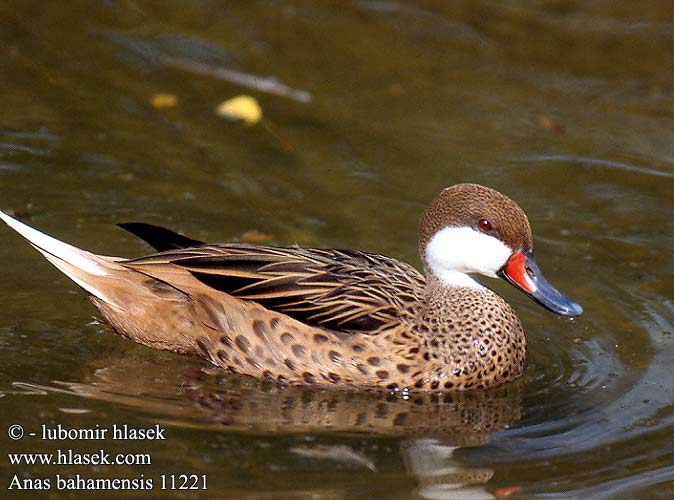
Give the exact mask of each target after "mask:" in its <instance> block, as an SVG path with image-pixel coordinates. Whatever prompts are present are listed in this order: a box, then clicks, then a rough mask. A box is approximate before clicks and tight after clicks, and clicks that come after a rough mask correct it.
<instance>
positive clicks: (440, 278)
mask: <svg viewBox="0 0 674 500" xmlns="http://www.w3.org/2000/svg"><path fill="white" fill-rule="evenodd" d="M431 281H435V283H431ZM427 283H428V285H427V286H432V287H436V288H437V287H440V288H473V289H477V290H482V289H484V287H483V286H482V285H481V284H480V283H478V282H477V281H475V280H474V279H473V278H472V277H470V276H469V275H468V274H466V273H462V272H461V271H449V270H442V271H440V272H439V273H438V274H437V275H436V274H433V273H429V278H428V280H427Z"/></svg>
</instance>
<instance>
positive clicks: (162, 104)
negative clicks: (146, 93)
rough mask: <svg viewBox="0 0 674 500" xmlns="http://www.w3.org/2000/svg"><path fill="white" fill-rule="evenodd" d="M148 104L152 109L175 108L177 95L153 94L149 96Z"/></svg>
mask: <svg viewBox="0 0 674 500" xmlns="http://www.w3.org/2000/svg"><path fill="white" fill-rule="evenodd" d="M150 104H151V105H152V107H153V108H154V109H166V108H175V107H176V106H177V105H178V97H177V96H175V95H173V94H155V95H153V96H152V97H151V98H150Z"/></svg>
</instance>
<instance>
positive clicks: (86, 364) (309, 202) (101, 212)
mask: <svg viewBox="0 0 674 500" xmlns="http://www.w3.org/2000/svg"><path fill="white" fill-rule="evenodd" d="M670 19H671V12H670V5H669V4H668V3H664V2H662V3H651V4H648V5H646V4H639V5H638V6H637V5H636V4H634V3H632V2H592V3H575V2H563V1H561V2H552V3H545V4H541V3H539V2H505V3H492V2H470V3H452V4H451V5H446V4H445V3H444V2H413V3H412V2H408V3H402V2H401V3H395V2H386V1H383V2H376V1H374V2H365V1H363V2H351V3H338V4H323V3H321V4H308V3H304V2H271V1H259V2H242V3H239V4H235V5H229V4H220V3H216V2H193V3H190V4H184V3H179V2H161V3H151V2H119V3H113V2H99V3H95V4H87V6H86V9H85V8H84V5H83V4H82V5H80V4H76V3H74V2H71V3H63V2H21V3H18V2H14V3H13V4H11V5H7V4H6V5H3V6H1V7H0V26H2V30H0V40H1V41H2V46H3V48H4V57H3V58H2V60H1V61H0V76H1V79H0V81H2V83H3V85H2V97H3V105H2V106H3V110H4V112H3V113H2V114H1V115H0V185H1V186H2V198H1V199H0V208H2V209H4V210H14V211H17V212H19V213H21V214H22V215H24V216H25V217H27V218H28V220H29V223H30V224H32V225H35V226H37V227H39V228H40V229H42V230H44V231H46V232H48V233H50V234H53V235H55V236H58V237H59V238H62V239H64V240H66V241H69V242H72V243H75V244H77V245H78V246H81V247H84V248H87V249H89V250H92V251H96V252H99V253H107V254H112V255H123V256H129V257H130V256H137V255H141V254H143V253H144V252H148V249H147V247H145V246H144V244H143V243H142V242H138V241H136V240H134V239H133V238H132V237H130V236H129V235H126V234H124V233H123V232H122V231H119V230H117V229H115V228H114V224H115V223H118V222H124V221H128V220H142V221H145V222H150V223H155V224H161V225H166V226H169V227H172V228H173V229H176V230H179V231H182V232H184V233H186V234H189V235H191V236H192V237H194V238H197V239H203V240H207V241H228V240H232V239H236V238H240V237H241V236H242V234H244V233H245V232H246V231H249V230H257V231H260V232H263V233H267V234H269V235H271V236H272V240H271V242H272V243H274V244H278V245H288V244H292V243H298V244H301V245H311V246H336V247H343V248H344V247H346V248H360V249H366V250H370V251H375V252H381V253H385V254H388V255H393V256H396V257H398V258H401V259H403V260H407V261H409V262H412V263H414V264H416V265H418V263H419V260H418V257H417V249H416V224H417V220H418V217H419V215H420V213H421V211H422V210H423V207H424V206H425V204H426V203H427V202H428V201H429V200H430V199H431V198H432V197H433V196H434V195H435V194H436V193H437V192H438V191H439V190H440V189H442V188H443V187H445V186H447V185H451V184H454V183H457V182H467V181H470V182H479V183H483V184H486V185H489V186H492V187H494V188H496V189H499V190H501V191H503V192H504V193H506V194H508V195H510V196H511V197H512V198H514V199H515V200H517V201H518V202H519V203H520V204H521V205H522V207H523V208H524V209H525V210H526V211H527V213H528V214H529V216H530V219H531V221H532V225H533V229H534V235H535V245H536V250H537V257H538V261H539V265H540V266H541V269H542V270H543V272H544V273H545V274H546V276H547V278H548V279H549V280H550V281H551V282H552V283H553V284H554V285H555V286H557V287H558V288H559V289H560V290H562V291H564V292H566V293H568V294H569V295H571V296H572V297H573V298H574V299H576V300H578V301H579V302H580V303H581V304H582V305H583V306H584V308H585V314H584V315H583V316H582V317H580V318H578V319H576V320H568V319H564V318H558V317H555V316H553V315H551V314H549V313H547V312H546V311H544V310H542V309H541V308H539V307H538V306H536V305H535V304H534V303H532V302H530V301H528V300H527V299H526V298H524V297H522V296H520V295H518V294H517V292H516V291H514V290H512V289H511V288H510V287H508V286H507V285H506V284H503V283H492V282H491V281H490V282H489V285H490V286H493V287H494V289H496V290H497V291H498V292H499V293H501V294H502V295H503V296H505V297H506V298H507V299H508V301H509V302H511V303H512V304H513V306H514V307H515V308H516V310H517V311H518V314H519V315H520V317H521V319H522V321H523V323H524V325H525V328H526V330H527V333H528V338H529V343H530V349H529V360H530V363H529V367H528V370H527V373H526V375H525V376H524V377H523V378H522V379H521V380H519V381H518V382H516V383H514V384H511V385H510V386H508V387H506V388H504V389H501V390H497V391H490V392H487V393H484V394H477V395H475V394H466V395H459V396H451V397H444V396H443V397H440V398H437V399H436V398H430V397H428V396H423V395H420V396H415V397H413V398H412V399H410V400H403V399H401V398H393V397H389V396H387V395H381V394H371V393H350V392H344V393H342V392H329V391H315V390H308V389H299V388H286V389H283V388H279V387H277V386H275V385H269V384H264V383H260V382H256V381H251V380H246V379H243V380H242V379H239V378H236V377H223V376H222V374H221V373H219V372H218V371H217V370H212V369H211V368H209V367H207V366H206V365H205V364H204V363H203V362H201V361H200V360H196V359H189V358H185V357H181V356H178V355H174V354H171V353H163V352H155V351H151V350H149V349H147V348H144V347H142V346H138V345H135V344H131V343H129V342H128V341H125V340H124V339H121V338H119V337H117V336H114V335H112V334H110V333H109V332H107V331H106V330H105V328H103V327H102V326H101V325H98V324H96V323H95V322H92V316H94V309H93V307H92V306H91V305H90V304H89V303H88V301H87V300H86V298H85V297H84V294H83V293H82V292H81V291H80V290H79V289H77V287H76V286H74V285H72V284H71V283H70V282H69V281H68V280H67V278H65V277H63V276H61V275H59V274H58V272H57V271H56V270H54V269H53V268H51V267H50V266H49V265H48V264H47V263H45V262H44V261H43V259H42V258H41V257H40V256H39V255H38V254H37V253H35V252H34V251H33V250H31V249H30V247H28V246H27V245H26V244H25V243H24V242H22V241H20V240H19V238H17V237H15V236H14V235H13V234H10V233H9V231H7V230H4V229H0V233H1V234H2V245H0V260H1V261H2V262H4V263H5V265H4V266H3V267H2V269H3V273H2V279H0V294H1V296H2V297H3V308H2V310H1V311H0V345H1V346H2V349H0V394H1V395H2V397H1V398H0V408H1V411H0V415H1V416H0V429H1V430H2V433H1V434H0V435H1V436H2V438H1V439H2V443H3V445H2V449H3V450H7V451H8V452H15V453H29V452H56V450H57V449H67V448H72V449H74V450H78V451H80V452H91V453H94V452H97V451H98V450H100V449H101V448H105V450H106V451H107V452H110V453H114V454H117V453H125V454H128V453H132V454H149V455H150V457H151V464H146V465H115V466H84V465H79V466H72V465H71V466H55V465H51V466H48V465H32V466H26V465H22V466H18V465H11V464H10V463H9V458H8V457H6V456H4V455H3V456H2V457H0V471H1V473H0V474H1V477H0V480H1V481H2V483H3V484H2V489H1V490H0V491H4V492H5V493H4V494H3V495H4V496H6V497H8V498H10V497H14V496H20V495H22V493H21V492H19V491H16V490H7V489H6V488H7V486H8V485H9V484H10V480H11V479H12V478H13V477H14V476H15V475H17V477H19V478H21V479H25V478H32V479H36V478H51V480H52V488H51V490H50V491H48V492H44V493H43V495H44V496H45V497H47V496H49V497H54V498H56V497H75V496H79V495H85V496H89V497H92V498H101V497H105V496H106V495H108V496H109V497H111V498H127V497H134V498H144V497H164V496H166V494H167V491H162V490H161V489H160V476H161V475H162V474H164V475H167V477H170V475H171V474H181V473H184V474H196V475H198V476H199V477H201V476H202V475H206V477H207V481H208V484H207V486H208V490H206V491H203V490H201V491H187V492H184V491H183V492H182V494H183V496H184V497H200V498H223V497H224V498H246V499H258V498H331V499H332V498H395V499H398V498H399V499H406V498H493V497H494V495H501V496H502V495H504V494H505V493H504V492H506V491H508V490H504V488H511V487H515V488H517V489H518V491H517V492H516V493H514V494H513V496H512V498H527V499H534V498H538V499H550V498H552V499H556V498H592V499H597V498H598V499H614V498H615V499H621V498H644V499H651V498H671V497H672V496H674V491H673V490H672V476H673V474H674V467H673V466H672V453H673V452H674V449H673V448H672V440H671V436H672V432H674V416H673V412H672V404H673V402H674V384H672V354H674V339H673V337H672V332H673V331H674V325H673V322H672V317H673V316H674V314H673V313H674V304H673V303H672V289H671V248H670V247H671V245H670V242H671V240H670V238H671V224H670V223H669V220H670V218H671V185H672V169H671V167H672V155H671V130H672V125H673V123H672V118H671V93H670V91H671V72H670V71H669V68H670V62H671V61H670V55H671V54H670V25H669V21H670ZM228 72H229V73H228ZM231 72H235V73H234V74H235V75H239V76H240V75H244V76H246V77H249V78H248V79H246V78H239V79H238V80H236V78H235V79H234V80H235V81H232V79H231V75H232V73H231ZM227 75H229V77H230V80H227V79H226V78H225V79H223V77H226V76H227ZM251 76H252V77H258V79H257V80H255V78H253V79H252V80H251V78H250V77H251ZM255 81H257V82H258V84H260V83H261V84H264V85H266V88H264V89H262V90H260V88H259V85H258V87H257V89H251V88H248V87H246V86H245V85H246V84H251V83H253V82H255ZM158 93H168V94H173V95H175V96H176V97H177V104H176V105H175V106H174V107H169V108H160V109H157V108H154V107H153V106H152V105H151V104H150V102H151V99H152V96H153V95H155V94H158ZM241 94H248V95H252V96H254V97H255V98H256V99H257V100H258V101H259V103H260V106H261V108H262V110H263V113H264V118H263V121H262V122H261V123H258V124H257V125H254V126H245V125H242V124H240V123H235V122H229V121H226V120H224V119H223V118H220V117H218V116H217V115H216V113H215V109H216V107H217V105H218V104H219V103H220V102H222V101H224V100H226V99H229V98H231V97H234V96H236V95H241ZM14 424H20V425H22V426H23V427H24V428H25V430H26V432H31V431H33V432H38V431H39V429H40V428H41V425H43V424H44V425H48V426H56V425H57V424H61V425H63V426H65V427H69V428H93V427H95V426H96V425H97V424H98V425H99V427H105V428H107V427H112V426H113V425H114V424H116V425H118V426H119V425H124V424H127V425H129V426H132V427H152V426H154V425H156V424H160V425H161V426H162V427H164V428H165V429H166V437H167V439H166V440H165V441H140V442H134V441H114V440H105V441H103V442H97V441H86V442H84V441H77V442H68V441H61V442H58V441H57V442H46V441H41V440H39V439H38V437H37V436H36V437H31V436H25V437H24V438H23V439H21V440H19V441H11V440H10V439H9V438H8V437H7V430H8V429H9V427H10V426H11V425H14ZM3 453H4V452H3ZM56 474H61V475H62V476H63V477H66V476H68V475H70V476H68V477H71V476H72V475H73V474H80V475H81V476H82V477H90V478H140V477H141V475H142V477H143V478H144V479H148V478H151V479H153V483H154V487H153V488H152V490H148V489H145V490H140V491H121V492H120V491H118V492H110V491H108V492H101V491H94V492H88V493H87V492H82V491H79V492H78V491H58V490H57V489H56V483H55V476H56ZM509 491H511V492H512V491H513V490H512V489H511V490H509ZM174 493H176V492H174ZM176 494H177V493H176ZM23 495H24V496H26V497H31V498H34V497H35V496H36V495H38V493H36V492H34V491H33V492H23Z"/></svg>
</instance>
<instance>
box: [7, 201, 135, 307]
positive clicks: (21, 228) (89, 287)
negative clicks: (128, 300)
mask: <svg viewBox="0 0 674 500" xmlns="http://www.w3.org/2000/svg"><path fill="white" fill-rule="evenodd" d="M0 219H2V220H3V221H5V223H6V224H7V225H8V226H9V227H11V228H12V229H14V230H15V231H16V232H17V233H19V234H20V235H21V236H23V237H24V238H26V239H27V240H28V242H30V244H31V245H32V246H33V247H34V248H35V249H36V250H37V251H39V252H40V253H41V254H42V255H44V256H45V258H46V259H47V260H48V261H49V262H50V263H52V264H53V265H54V266H55V267H56V268H57V269H59V270H60V271H61V272H62V273H64V274H65V275H66V276H68V277H69V278H70V279H71V280H73V281H74V282H75V283H77V284H78V285H79V286H81V287H82V288H84V289H85V290H86V291H87V292H89V293H90V294H92V295H93V296H95V297H97V298H98V299H100V300H102V301H104V302H106V303H107V304H109V305H112V306H118V304H117V303H116V302H115V301H114V300H112V299H111V298H110V296H109V295H108V294H106V293H104V292H103V291H102V290H101V288H100V287H99V286H96V284H95V283H96V282H100V281H101V278H104V277H106V276H111V275H112V274H113V272H114V271H116V270H121V269H122V268H121V267H120V266H118V265H116V264H115V261H118V260H120V259H119V258H117V257H105V256H102V255H96V254H93V253H91V252H87V251H86V250H81V249H79V248H77V247H74V246H72V245H68V244H67V243H64V242H63V241H60V240H57V239H56V238H52V237H51V236H48V235H46V234H44V233H41V232H40V231H38V230H36V229H33V228H32V227H30V226H27V225H26V224H24V223H22V222H19V221H18V220H16V219H14V218H13V217H10V216H9V215H7V214H6V213H4V212H1V211H0Z"/></svg>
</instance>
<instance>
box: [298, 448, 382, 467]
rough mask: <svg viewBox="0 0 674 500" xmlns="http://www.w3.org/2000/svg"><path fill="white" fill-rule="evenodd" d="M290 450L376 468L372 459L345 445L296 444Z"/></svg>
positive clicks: (301, 454)
mask: <svg viewBox="0 0 674 500" xmlns="http://www.w3.org/2000/svg"><path fill="white" fill-rule="evenodd" d="M290 452H291V453H295V454H296V455H300V456H303V457H308V458H317V459H319V460H332V461H333V462H339V463H342V464H347V465H352V466H356V467H365V468H366V469H370V470H371V471H373V472H376V470H377V467H375V465H374V463H373V462H372V460H370V459H369V458H368V457H366V456H365V455H364V454H362V453H359V452H357V451H355V450H353V449H352V448H350V447H349V446H346V445H318V446H296V447H294V448H290Z"/></svg>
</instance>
